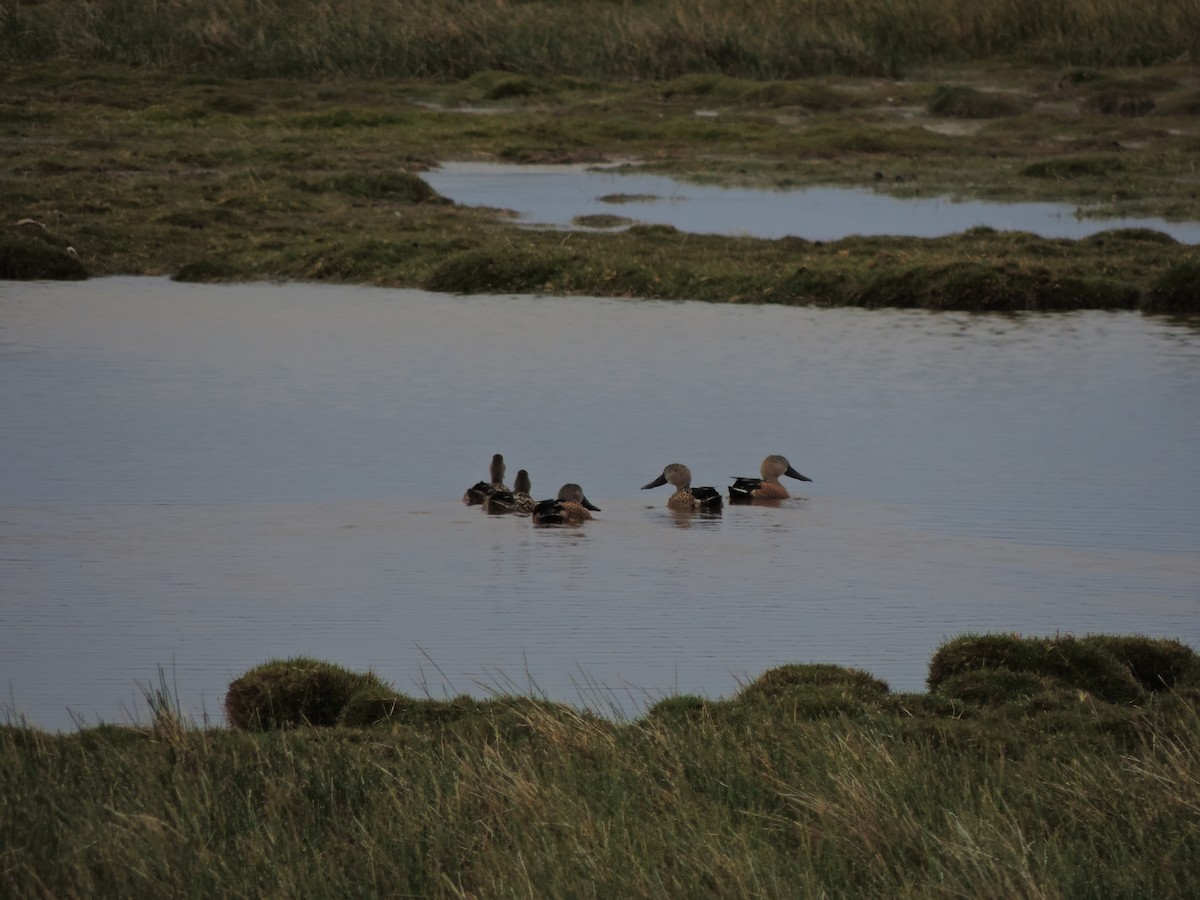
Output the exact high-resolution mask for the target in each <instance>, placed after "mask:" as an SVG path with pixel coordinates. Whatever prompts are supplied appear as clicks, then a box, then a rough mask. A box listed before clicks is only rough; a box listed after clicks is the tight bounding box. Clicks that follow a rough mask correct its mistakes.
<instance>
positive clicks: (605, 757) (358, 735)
mask: <svg viewBox="0 0 1200 900" xmlns="http://www.w3.org/2000/svg"><path fill="white" fill-rule="evenodd" d="M929 687H930V691H929V693H928V694H905V695H900V694H892V693H891V692H889V691H888V689H887V686H886V685H885V684H883V683H882V682H879V681H878V680H877V679H874V678H872V677H871V676H870V675H868V674H866V673H863V672H858V671H855V670H849V669H841V668H838V667H836V666H828V665H821V666H799V665H795V666H783V667H780V668H778V669H773V670H771V671H769V672H767V673H765V674H764V675H763V676H761V677H760V678H759V679H757V680H756V681H754V682H752V683H750V684H747V685H746V686H745V687H744V688H743V689H742V690H741V691H740V692H739V693H738V695H737V696H736V697H733V698H731V699H728V700H722V701H711V700H702V699H700V698H696V697H671V698H667V699H664V700H662V701H661V702H659V703H658V704H657V705H655V706H654V707H652V708H650V709H648V710H647V711H646V714H645V715H644V716H643V717H641V718H639V719H637V720H635V721H626V722H613V721H609V720H607V719H603V718H597V717H595V716H593V715H591V714H589V713H586V712H581V711H579V710H576V709H573V708H570V707H565V706H559V705H557V704H552V703H547V702H544V701H540V700H536V699H532V698H521V697H505V698H497V699H493V700H486V701H480V700H471V699H469V698H457V699H453V700H445V701H435V700H427V699H426V700H414V699H412V698H406V697H404V696H403V695H401V694H397V693H396V692H394V691H392V690H391V689H390V688H388V686H386V685H384V684H382V683H380V682H378V680H377V679H373V678H371V677H370V676H364V675H356V674H355V673H349V672H345V671H344V670H340V669H338V668H337V667H334V666H329V665H328V664H324V663H317V662H314V661H311V660H303V659H296V660H291V661H286V662H277V663H272V664H269V665H267V666H263V667H260V668H258V669H255V670H252V671H251V672H249V673H246V675H244V676H242V677H241V678H239V679H238V680H236V681H235V682H234V684H233V685H232V686H231V692H230V696H231V701H230V710H231V714H233V715H234V716H235V717H238V718H239V720H240V721H241V723H242V725H243V726H244V727H235V728H233V729H231V730H220V729H197V728H194V727H191V726H188V725H186V724H184V723H183V722H181V721H180V718H179V717H178V715H177V713H176V711H174V710H173V709H172V707H171V704H170V702H169V697H164V696H163V695H161V694H159V695H158V696H157V710H158V715H157V717H156V719H155V721H154V722H153V723H152V724H151V725H148V726H146V727H138V728H116V727H109V726H102V727H98V728H91V729H87V730H84V731H81V732H78V733H75V734H69V735H50V734H46V733H42V732H39V731H36V730H33V729H29V728H25V727H20V726H9V727H4V728H0V846H2V847H3V848H4V856H3V865H2V866H0V890H3V893H4V894H5V896H14V897H16V896H21V897H24V896H101V895H103V896H179V895H186V896H258V895H263V894H269V895H273V896H305V897H326V896H329V897H333V896H338V897H346V896H448V897H462V896H496V897H507V896H517V895H520V896H580V895H588V894H595V895H597V896H624V897H642V896H678V897H697V896H712V897H718V896H719V897H729V896H777V897H795V896H889V897H904V896H920V897H928V896H1026V897H1105V898H1118V897H1129V898H1142V897H1147V896H1155V897H1168V896H1180V897H1182V896H1193V895H1195V893H1196V891H1197V888H1198V887H1200V878H1198V876H1197V874H1196V868H1195V865H1194V862H1195V859H1196V857H1197V853H1200V828H1197V825H1198V824H1200V778H1198V777H1197V773H1198V772H1200V765H1198V763H1200V760H1198V759H1197V749H1196V748H1197V747H1200V716H1198V714H1197V702H1198V700H1200V681H1198V680H1197V673H1196V656H1195V654H1194V653H1193V652H1192V651H1191V650H1190V649H1189V648H1186V647H1184V646H1182V645H1180V644H1177V643H1176V642H1172V641H1158V640H1149V639H1143V638H1125V637H1092V638H1081V639H1077V640H1074V639H1070V638H1055V639H1037V638H1030V639H1019V638H1014V637H1011V636H966V637H963V638H960V639H957V640H955V641H951V642H950V643H949V644H947V645H945V646H943V647H942V648H941V649H940V650H939V651H938V653H937V654H935V656H934V658H933V660H932V661H931V665H930V677H929ZM321 710H324V712H321ZM331 710H332V711H334V712H333V719H332V720H331V719H329V718H328V715H329V714H330V712H331ZM337 710H340V712H338V711H337ZM347 711H350V715H351V717H353V718H356V719H358V720H359V721H360V724H357V725H349V724H345V722H346V717H345V716H346V713H347ZM310 714H311V715H312V716H314V717H315V719H316V720H319V721H326V722H328V721H334V720H337V719H338V718H339V717H340V718H341V721H342V722H343V724H340V725H326V726H325V727H319V726H315V725H312V724H304V723H305V722H306V721H308V719H309V716H310ZM247 717H248V718H247ZM322 717H325V718H322ZM368 723H374V724H368ZM262 729H265V730H262Z"/></svg>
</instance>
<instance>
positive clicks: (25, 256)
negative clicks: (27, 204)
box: [0, 219, 88, 281]
mask: <svg viewBox="0 0 1200 900" xmlns="http://www.w3.org/2000/svg"><path fill="white" fill-rule="evenodd" d="M87 277H88V274H87V270H86V269H85V268H84V267H83V263H81V262H80V261H79V257H78V256H77V255H76V253H75V250H74V248H72V247H71V246H70V245H69V244H68V242H67V241H66V240H64V239H62V238H60V237H58V236H57V235H54V234H51V233H50V232H49V231H47V230H46V228H45V226H43V225H41V224H40V223H37V222H33V221H32V220H29V219H23V220H22V221H21V222H19V223H17V224H16V225H14V226H13V227H12V228H10V229H7V230H5V231H3V232H0V278H4V279H11V280H13V281H33V280H44V279H45V280H54V281H82V280H84V279H85V278H87Z"/></svg>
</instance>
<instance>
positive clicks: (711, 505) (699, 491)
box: [692, 487, 722, 510]
mask: <svg viewBox="0 0 1200 900" xmlns="http://www.w3.org/2000/svg"><path fill="white" fill-rule="evenodd" d="M692 496H693V497H695V498H696V502H697V503H699V504H700V508H701V509H708V510H717V509H720V508H721V505H722V503H721V492H720V491H718V490H717V489H716V488H714V487H694V488H692Z"/></svg>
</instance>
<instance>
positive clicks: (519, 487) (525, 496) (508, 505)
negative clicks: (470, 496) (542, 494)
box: [483, 469, 537, 516]
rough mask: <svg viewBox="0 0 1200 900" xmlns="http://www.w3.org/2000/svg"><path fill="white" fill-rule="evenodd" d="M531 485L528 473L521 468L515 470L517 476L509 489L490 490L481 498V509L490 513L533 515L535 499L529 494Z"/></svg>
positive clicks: (535, 504)
mask: <svg viewBox="0 0 1200 900" xmlns="http://www.w3.org/2000/svg"><path fill="white" fill-rule="evenodd" d="M531 487H532V485H531V484H530V481H529V473H528V472H526V471H525V470H524V469H521V470H520V471H518V472H517V477H516V478H514V479H513V489H512V490H511V491H492V493H490V494H488V495H487V496H486V497H484V498H483V511H484V512H488V513H491V514H492V515H505V514H507V513H512V514H513V515H516V516H529V515H533V510H534V508H535V507H536V506H537V501H536V500H534V499H533V497H532V496H530V493H529V491H530V489H531Z"/></svg>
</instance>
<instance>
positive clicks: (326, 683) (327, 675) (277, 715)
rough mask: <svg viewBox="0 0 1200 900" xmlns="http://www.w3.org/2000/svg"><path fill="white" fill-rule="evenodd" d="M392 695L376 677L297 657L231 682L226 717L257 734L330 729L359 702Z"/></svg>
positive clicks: (390, 690)
mask: <svg viewBox="0 0 1200 900" xmlns="http://www.w3.org/2000/svg"><path fill="white" fill-rule="evenodd" d="M391 693H393V691H392V689H391V688H390V687H389V686H388V685H386V684H384V683H383V682H382V681H380V680H379V679H378V678H377V677H376V676H375V675H374V674H372V673H366V674H362V673H356V672H351V671H350V670H348V669H344V668H342V667H341V666H336V665H333V664H332V663H326V662H321V661H320V660H315V659H310V658H308V657H302V656H297V657H293V658H291V659H284V660H275V661H273V662H268V663H264V664H263V665H261V666H257V667H255V668H253V669H251V670H250V671H248V672H246V674H244V675H242V676H241V677H240V678H237V679H235V680H234V681H233V682H231V683H230V685H229V690H228V692H227V693H226V695H225V717H226V719H228V721H229V724H230V725H232V726H233V727H235V728H245V729H248V730H251V731H269V730H272V729H276V728H290V727H296V726H301V725H311V726H330V725H336V724H337V723H338V720H339V719H340V718H341V716H342V711H343V710H344V709H345V707H346V705H347V704H348V703H349V702H350V701H351V700H352V699H353V698H355V697H356V696H362V695H364V694H366V695H371V694H377V695H379V696H386V695H389V694H391Z"/></svg>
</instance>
